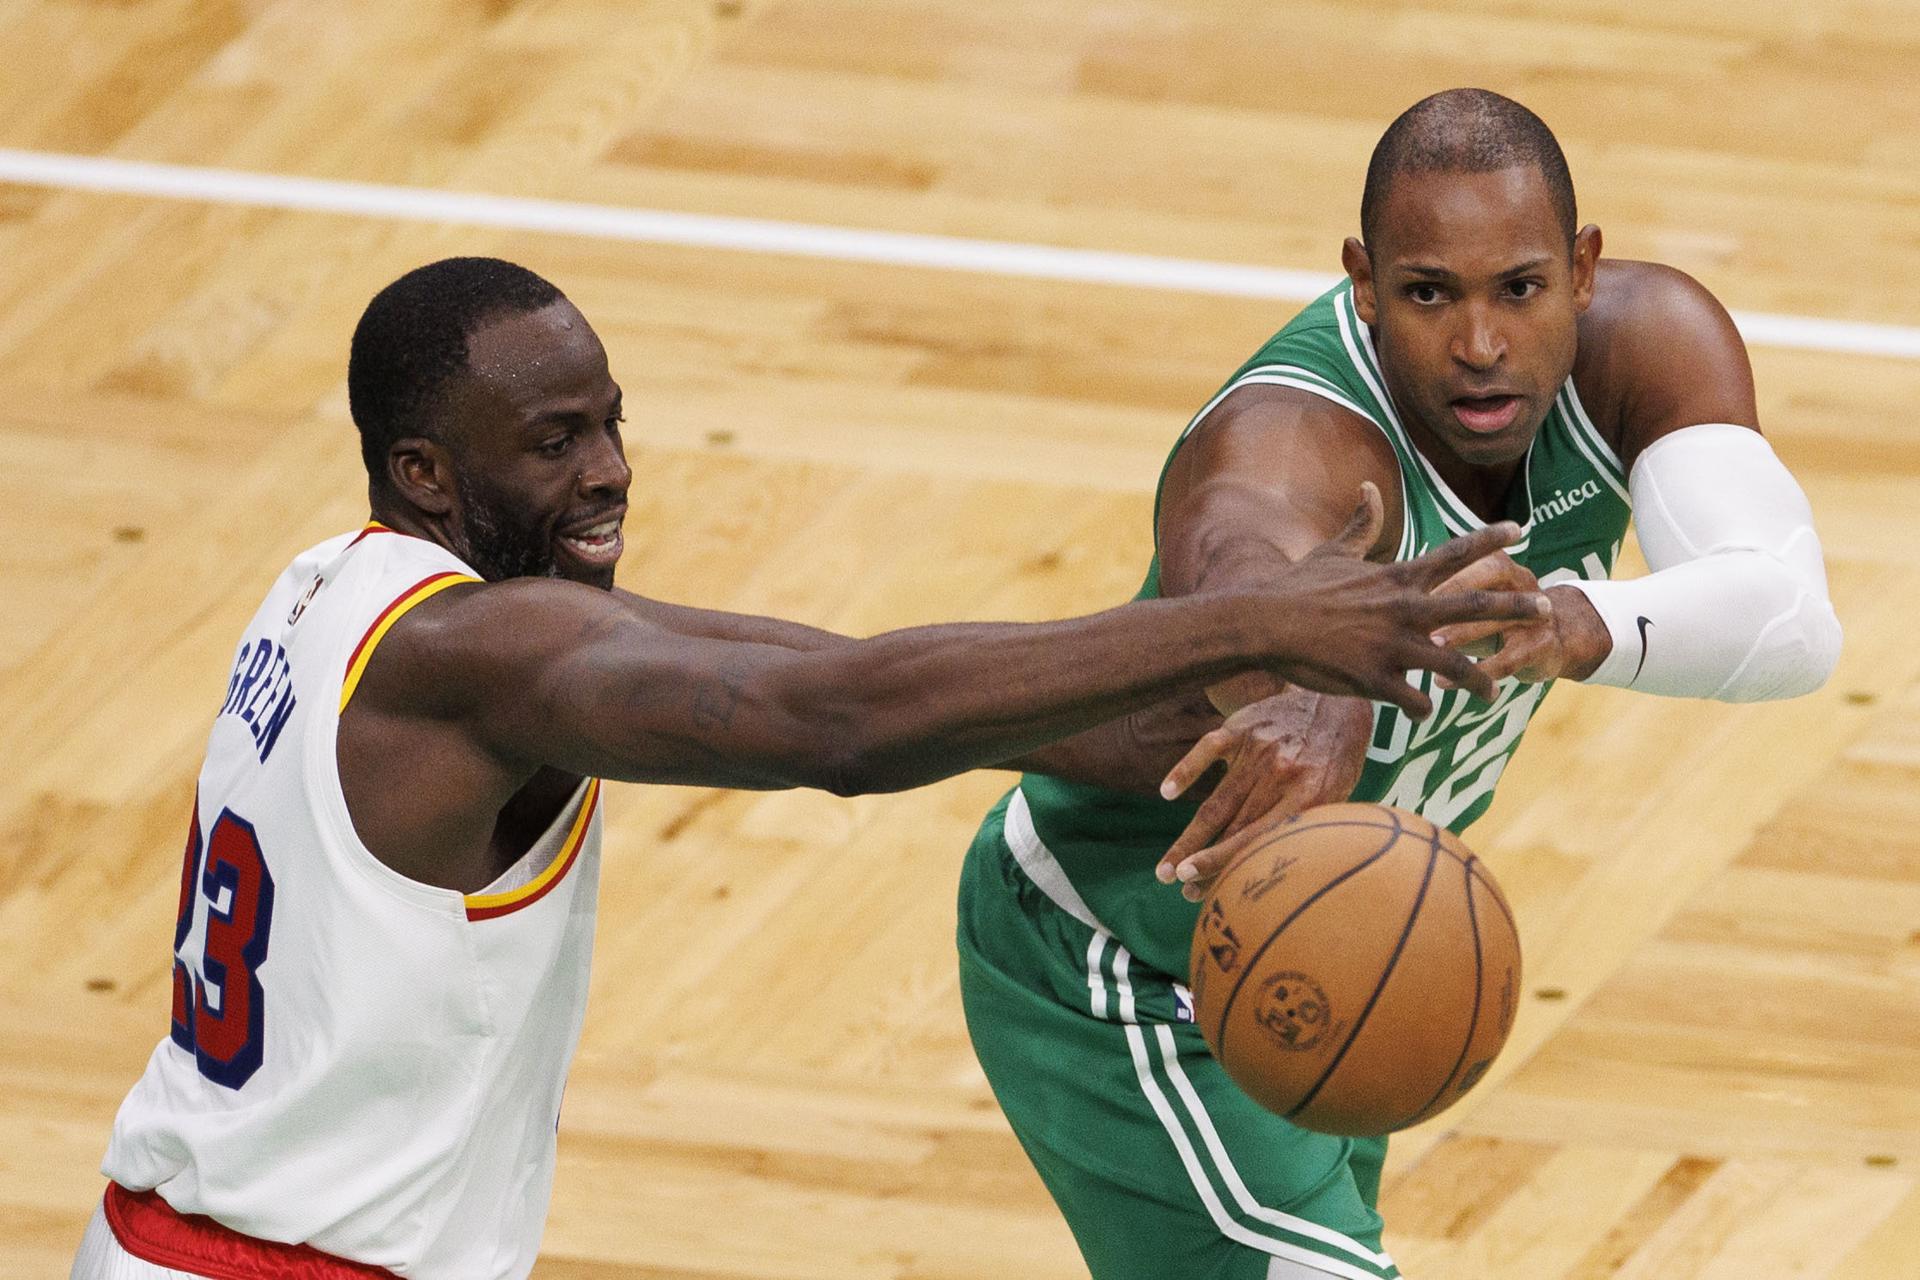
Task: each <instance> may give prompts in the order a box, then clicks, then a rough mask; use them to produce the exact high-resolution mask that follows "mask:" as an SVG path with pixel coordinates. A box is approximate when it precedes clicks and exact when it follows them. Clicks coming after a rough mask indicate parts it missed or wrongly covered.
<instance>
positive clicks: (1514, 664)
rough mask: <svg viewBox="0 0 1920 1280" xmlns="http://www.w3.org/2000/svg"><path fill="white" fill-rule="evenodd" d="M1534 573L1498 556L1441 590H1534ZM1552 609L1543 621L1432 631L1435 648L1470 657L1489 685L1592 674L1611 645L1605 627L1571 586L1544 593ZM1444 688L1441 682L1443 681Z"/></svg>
mask: <svg viewBox="0 0 1920 1280" xmlns="http://www.w3.org/2000/svg"><path fill="white" fill-rule="evenodd" d="M1539 589H1540V583H1539V580H1538V579H1536V578H1535V577H1534V575H1533V572H1532V571H1531V570H1529V569H1527V568H1526V567H1524V566H1522V565H1520V564H1517V563H1515V562H1514V560H1513V558H1512V557H1511V556H1509V555H1508V554H1507V553H1506V552H1504V551H1500V552H1496V553H1494V554H1493V555H1490V556H1488V557H1486V558H1485V559H1484V560H1481V561H1479V562H1477V563H1475V564H1471V565H1468V566H1467V567H1466V568H1465V569H1462V570H1461V571H1460V572H1459V573H1457V574H1455V575H1454V576H1453V577H1452V578H1450V579H1448V580H1447V581H1446V582H1445V583H1443V584H1442V586H1441V590H1443V591H1444V590H1456V591H1538V590H1539ZM1547 594H1548V598H1549V599H1551V600H1552V601H1553V602H1554V610H1553V612H1552V613H1551V614H1549V615H1548V616H1547V617H1545V618H1538V619H1531V620H1522V621H1518V622H1464V623H1456V624H1455V625H1453V626H1448V627H1442V628H1440V630H1438V631H1436V632H1434V635H1433V638H1434V640H1435V641H1436V642H1437V643H1440V644H1444V645H1446V646H1447V647H1449V648H1451V649H1455V650H1457V651H1459V652H1460V653H1463V654H1466V655H1467V656H1469V657H1476V658H1479V659H1480V661H1479V664H1478V665H1479V668H1480V670H1481V672H1482V673H1483V674H1485V675H1486V676H1487V677H1488V678H1489V679H1492V680H1504V679H1506V678H1507V677H1508V676H1512V677H1514V678H1515V679H1517V680H1520V681H1521V682H1522V683H1525V684H1540V683H1543V682H1545V681H1548V680H1558V679H1559V678H1561V677H1562V676H1572V677H1573V678H1575V679H1579V678H1580V677H1582V676H1585V675H1590V674H1591V673H1592V672H1593V670H1594V668H1595V667H1597V666H1598V665H1599V664H1600V660H1601V659H1602V658H1605V657H1606V655H1607V651H1608V649H1609V648H1611V646H1612V643H1613V641H1612V638H1611V637H1610V636H1609V635H1608V634H1607V629H1606V624H1605V623H1603V622H1601V621H1600V618H1599V615H1598V614H1596V613H1595V612H1594V610H1593V606H1592V605H1591V604H1590V603H1589V602H1588V601H1587V598H1586V596H1584V595H1582V594H1581V593H1580V592H1579V591H1576V590H1574V589H1573V588H1571V587H1554V588H1552V589H1551V590H1550V591H1549V592H1548V593H1547ZM1443 683H1444V680H1443Z"/></svg>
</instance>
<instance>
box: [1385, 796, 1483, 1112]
mask: <svg viewBox="0 0 1920 1280" xmlns="http://www.w3.org/2000/svg"><path fill="white" fill-rule="evenodd" d="M1439 839H1440V837H1439V834H1438V832H1436V833H1435V835H1434V841H1435V843H1436V844H1437V843H1438V842H1439ZM1473 862H1474V860H1473V858H1471V857H1468V858H1465V859H1463V860H1462V861H1461V863H1460V866H1461V872H1462V874H1461V877H1460V880H1461V891H1462V892H1463V893H1465V894H1466V898H1467V925H1468V928H1469V929H1470V930H1471V931H1472V933H1473V1012H1472V1013H1471V1014H1469V1015H1468V1017H1467V1034H1466V1038H1465V1039H1463V1040H1462V1041H1461V1042H1460V1054H1459V1056H1458V1057H1456V1058H1455V1059H1454V1060H1453V1067H1452V1069H1451V1070H1449V1071H1448V1072H1447V1075H1446V1078H1445V1079H1444V1080H1442V1081H1441V1082H1440V1087H1439V1088H1438V1089H1435V1090H1434V1091H1433V1096H1432V1097H1431V1098H1428V1099H1427V1101H1426V1103H1425V1105H1423V1106H1422V1107H1421V1108H1420V1109H1419V1110H1418V1111H1415V1112H1414V1113H1413V1114H1412V1115H1410V1116H1408V1117H1407V1118H1406V1119H1405V1120H1402V1121H1401V1122H1400V1123H1399V1124H1397V1125H1395V1126H1393V1127H1394V1128H1396V1129H1404V1128H1406V1127H1407V1126H1408V1125H1410V1124H1414V1123H1416V1122H1418V1121H1420V1120H1422V1119H1424V1118H1425V1117H1426V1116H1427V1114H1428V1113H1429V1112H1431V1111H1432V1110H1433V1108H1434V1106H1435V1104H1437V1103H1438V1102H1439V1101H1440V1099H1442V1098H1444V1097H1446V1096H1447V1090H1448V1089H1450V1088H1452V1087H1453V1083H1454V1081H1456V1080H1458V1079H1459V1078H1460V1068H1461V1067H1462V1066H1464V1065H1465V1064H1466V1061H1467V1054H1468V1053H1470V1052H1472V1050H1473V1038H1474V1036H1475V1035H1476V1034H1478V1032H1479V1030H1480V1003H1481V999H1482V997H1483V996H1484V995H1485V993H1486V983H1487V965H1486V951H1485V948H1483V947H1482V946H1481V944H1480V913H1479V912H1477V911H1475V910H1474V909H1473V881H1474V874H1473Z"/></svg>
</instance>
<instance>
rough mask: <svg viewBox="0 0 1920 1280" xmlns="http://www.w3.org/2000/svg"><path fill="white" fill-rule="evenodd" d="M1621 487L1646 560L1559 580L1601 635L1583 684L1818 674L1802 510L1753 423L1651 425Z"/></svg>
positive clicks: (1675, 684)
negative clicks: (1606, 575) (1627, 573)
mask: <svg viewBox="0 0 1920 1280" xmlns="http://www.w3.org/2000/svg"><path fill="white" fill-rule="evenodd" d="M1628 488H1629V491H1630V492H1631V494H1632V498H1633V523H1634V527H1635V528H1636V529H1637V530H1638V531H1639V534H1640V549H1641V550H1642V551H1643V552H1645V553H1646V557H1647V567H1648V569H1649V570H1650V572H1649V573H1648V574H1647V575H1646V576H1645V577H1642V578H1630V579H1627V580H1625V581H1622V582H1570V583H1568V584H1566V585H1568V586H1572V587H1576V588H1578V589H1579V590H1580V591H1581V592H1582V593H1583V594H1585V596H1586V597H1587V599H1588V600H1590V601H1592V602H1593V607H1594V609H1595V611H1597V612H1598V613H1599V615H1600V618H1601V620H1602V621H1604V622H1605V623H1606V624H1607V630H1608V632H1609V633H1610V634H1611V635H1612V636H1613V651H1612V652H1611V653H1609V654H1608V655H1607V657H1606V659H1605V660H1604V661H1603V662H1601V664H1600V667H1599V669H1598V670H1596V671H1595V672H1594V673H1593V674H1592V675H1590V676H1588V677H1587V683H1589V684H1608V685H1615V686H1618V687H1621V688H1628V689H1638V690H1641V691H1642V692H1645V693H1660V694H1666V695H1668V696H1670V697H1682V698H1718V699H1720V700H1721V701H1723V702H1758V701H1760V700H1762V699H1765V698H1792V697H1797V696H1798V695H1800V694H1803V693H1811V692H1812V691H1813V690H1815V689H1818V688H1819V687H1820V686H1821V685H1822V684H1824V683H1825V682H1826V679H1827V677H1828V676H1829V675H1830V674H1832V672H1833V667H1834V663H1835V662H1836V661H1837V660H1838V659H1839V657H1840V620H1839V619H1838V618H1836V617H1835V616H1834V612H1833V605H1832V603H1831V602H1829V601H1828V599H1827V572H1826V566H1825V564H1824V562H1823V561H1822V559H1821V555H1820V539H1819V537H1818V535H1816V534H1815V533H1814V531H1813V512H1812V509H1811V508H1809V507H1808V505H1807V498H1806V495H1805V494H1804V493H1802V492H1801V490H1800V486H1799V485H1798V484H1797V483H1795V481H1794V478H1793V476H1792V475H1791V474H1789V473H1788V471H1787V469H1786V468H1785V467H1784V466H1782V465H1781V463H1780V459H1779V458H1777V457H1775V456H1774V452H1773V448H1772V446H1771V445H1769V444H1768V443H1767V442H1766V440H1765V439H1764V438H1762V437H1761V435H1760V433H1759V432H1757V431H1752V430H1749V429H1748V428H1746V427H1737V426H1730V425H1728V424H1725V423H1710V424H1706V425H1703V426H1697V427H1687V428H1685V429H1683V430H1680V431H1676V432H1673V433H1672V434H1671V435H1665V436H1662V437H1660V439H1658V440H1656V441H1654V442H1653V443H1652V444H1651V445H1648V446H1647V448H1646V450H1645V452H1643V453H1642V454H1641V455H1640V457H1639V458H1638V459H1637V460H1636V461H1635V462H1634V464H1633V474H1632V475H1631V476H1630V477H1629V478H1628Z"/></svg>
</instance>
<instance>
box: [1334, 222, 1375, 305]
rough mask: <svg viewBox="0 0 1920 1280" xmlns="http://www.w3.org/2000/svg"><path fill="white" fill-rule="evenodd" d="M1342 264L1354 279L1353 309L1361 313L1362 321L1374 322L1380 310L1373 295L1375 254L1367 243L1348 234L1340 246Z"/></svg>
mask: <svg viewBox="0 0 1920 1280" xmlns="http://www.w3.org/2000/svg"><path fill="white" fill-rule="evenodd" d="M1340 265H1341V266H1343V267H1345V268H1346V269H1347V279H1349V280H1351V281H1353V309H1354V310H1355V311H1357V312H1359V313H1360V323H1362V324H1369V325H1370V324H1373V323H1374V317H1375V315H1377V314H1378V312H1379V308H1378V306H1377V305H1376V302H1377V299H1375V297H1374V296H1373V255H1372V254H1370V253H1368V252H1367V246H1366V245H1364V244H1361V243H1360V241H1359V240H1358V239H1356V238H1355V237H1353V236H1348V237H1347V242H1346V243H1345V244H1343V245H1341V246H1340Z"/></svg>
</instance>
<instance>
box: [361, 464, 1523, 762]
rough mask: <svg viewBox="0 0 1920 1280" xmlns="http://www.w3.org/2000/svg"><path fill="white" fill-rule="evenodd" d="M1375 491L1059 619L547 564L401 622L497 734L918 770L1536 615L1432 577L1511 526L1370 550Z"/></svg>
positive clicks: (557, 748) (728, 757) (481, 722)
mask: <svg viewBox="0 0 1920 1280" xmlns="http://www.w3.org/2000/svg"><path fill="white" fill-rule="evenodd" d="M1377 525H1378V510H1377V497H1376V498H1375V499H1374V500H1373V503H1372V504H1371V505H1369V506H1366V507H1363V510H1362V512H1361V513H1360V514H1359V515H1358V516H1357V517H1356V520H1355V522H1354V524H1353V526H1352V527H1351V528H1350V529H1349V530H1348V531H1347V533H1346V534H1345V535H1344V538H1343V540H1341V541H1339V542H1337V543H1336V544H1333V545H1329V546H1327V547H1325V548H1322V549H1320V550H1318V551H1316V552H1315V553H1313V554H1312V555H1309V556H1307V557H1305V558H1303V559H1302V560H1301V562H1300V563H1299V564H1298V565H1297V566H1295V567H1294V568H1293V569H1292V570H1291V571H1290V572H1289V573H1288V574H1286V575H1284V577H1282V578H1279V579H1276V581H1275V582H1274V583H1273V584H1271V585H1270V586H1267V587H1264V588H1261V589H1258V590H1244V591H1233V592H1216V593H1209V594H1207V595H1205V596H1196V597H1194V598H1192V599H1188V600H1179V601H1146V602H1141V603H1137V604H1132V605H1126V606H1122V607H1121V608H1119V609H1114V610H1109V611H1107V612H1106V613H1102V614H1095V615H1092V616H1090V617H1086V618H1076V619H1071V620H1068V621H1064V622H1052V623H1036V624H1012V623H1008V624H993V623H982V624H953V625H948V626H937V627H920V628H914V629H911V630H906V631H898V632H890V633H887V634H885V635H881V636H876V637H873V638H872V639H868V640H860V641H855V642H852V643H848V644H844V645H835V646H830V647H826V648H822V649H817V650H813V651H799V650H794V649H788V648H783V647H777V646H773V645H766V644H755V643H743V642H738V641H729V640H715V639H711V638H706V637H700V636H690V635H685V634H679V633H675V632H671V631H668V630H666V629H664V628H662V627H660V626H658V625H656V624H654V623H651V622H649V621H648V620H646V619H644V618H642V617H639V616H637V615H636V613H635V611H634V610H633V609H631V608H629V607H628V606H627V605H626V604H624V603H623V602H622V601H620V600H618V599H616V598H614V597H612V596H610V595H608V594H607V593H604V592H597V591H594V590H592V589H591V588H586V587H579V586H575V585H573V584H569V583H563V582H556V581H551V580H523V581H513V582H506V583H499V584H492V585H487V586H476V587H471V588H463V589H456V590H454V591H449V592H445V593H443V595H442V596H441V597H437V598H436V600H435V601H432V602H429V603H428V604H427V605H423V606H422V607H421V608H420V609H419V610H416V611H415V613H416V614H419V615H422V616H420V617H419V618H418V620H417V621H415V622H414V623H413V624H412V625H409V626H408V627H406V628H404V629H403V630H404V632H405V634H404V636H402V635H399V634H396V636H394V637H392V638H390V639H389V641H388V644H389V645H393V644H395V643H396V642H397V643H398V645H399V650H400V651H399V652H398V653H396V654H395V655H394V657H393V659H392V660H393V661H394V662H396V663H404V664H407V665H408V666H410V667H412V668H413V670H412V671H411V672H410V673H409V674H410V675H411V676H412V677H413V678H412V679H408V680H395V681H393V682H391V683H392V685H393V686H395V687H408V688H414V689H419V690H422V692H421V693H419V694H417V695H414V696H417V697H419V698H420V699H422V701H423V704H424V703H428V702H430V703H431V704H432V705H431V706H430V707H429V706H426V705H422V707H421V708H420V711H421V712H422V713H428V714H434V715H437V716H439V717H441V718H444V719H459V720H462V721H464V722H466V723H467V724H468V725H469V727H470V733H471V735H472V736H473V737H474V738H475V739H476V740H477V741H478V742H479V743H481V744H482V745H483V746H484V747H485V748H486V749H487V750H489V751H490V752H492V753H493V754H495V755H497V756H498V757H500V758H501V759H502V760H503V761H508V762H512V763H516V764H520V765H523V766H528V767H532V766H539V765H551V766H554V767H557V768H562V769H567V770H570V771H576V772H581V773H593V774H597V775H601V776H609V777H617V778H626V779H631V780H636V781H657V782H681V783H704V784H710V785H723V786H739V787H781V786H814V787H821V788H824V789H827V790H831V791H835V792H841V793H850V792H857V791H875V790H891V789H898V788H902V787H910V786H917V785H919V784H921V783H924V782H928V781H931V780H933V779H936V778H940V777H944V776H947V775H948V774H952V773H956V772H959V771H962V770H965V769H969V768H974V767H977V766H979V765H983V764H990V763H992V762H994V761H996V760H1001V759H1005V758H1006V757H1008V756H1010V755H1014V754H1017V753H1018V752H1020V751H1022V750H1026V749H1028V748H1031V747H1033V746H1035V745H1037V744H1039V743H1042V742H1045V741H1048V740H1050V739H1053V738H1057V737H1060V736H1063V735H1065V734H1069V733H1073V732H1075V731H1077V730H1080V729H1083V728H1086V727H1088V726H1091V725H1094V724H1097V723H1099V722H1101V721H1103V720H1106V719H1110V718H1112V717H1114V716H1117V715H1119V714H1121V713H1124V712H1126V711H1128V710H1130V709H1133V708H1135V707H1139V706H1143V705H1146V704H1148V703H1150V702H1153V701H1156V700H1158V699H1160V698H1162V697H1165V696H1167V695H1169V694H1171V693H1174V692H1176V691H1178V690H1180V689H1182V688H1188V687H1193V686H1195V685H1197V684H1200V683H1203V682H1208V681H1214V680H1218V679H1221V678H1223V677H1225V676H1227V675H1230V674H1232V673H1234V672H1236V671H1243V670H1248V669H1254V668H1260V669H1267V670H1271V671H1274V672H1275V673H1277V674H1278V675H1280V676H1281V677H1282V678H1284V679H1287V680H1289V681H1295V682H1301V683H1307V684H1311V685H1315V686H1318V687H1331V688H1336V689H1339V690H1341V691H1343V692H1352V693H1363V694H1365V695H1366V696H1370V697H1379V698H1385V699H1390V700H1393V701H1395V702H1399V703H1401V704H1403V705H1405V706H1407V707H1408V708H1409V710H1411V711H1414V712H1416V713H1419V712H1423V711H1424V710H1426V709H1427V708H1426V703H1425V699H1424V698H1423V697H1422V695H1420V694H1419V693H1418V692H1417V691H1416V690H1414V689H1412V688H1411V687H1409V686H1408V685H1407V684H1406V683H1405V679H1404V673H1405V672H1406V671H1408V670H1410V669H1414V668H1424V667H1428V666H1434V665H1437V666H1438V667H1439V668H1441V669H1443V670H1446V671H1447V672H1448V673H1449V674H1450V675H1452V676H1454V677H1455V678H1457V679H1460V680H1462V681H1471V680H1473V679H1474V675H1473V672H1472V668H1471V664H1469V663H1467V662H1466V660H1465V659H1462V658H1460V657H1459V656H1458V655H1456V654H1452V653H1449V652H1447V651H1446V650H1444V649H1442V648H1441V647H1439V646H1436V645H1434V644H1433V643H1432V641H1431V639H1430V633H1431V631H1432V630H1433V629H1434V628H1435V627H1436V626H1439V625H1443V624H1444V623H1447V622H1452V621H1457V620H1459V619H1462V618H1465V617H1487V616H1530V615H1533V614H1536V613H1537V612H1538V611H1539V610H1540V609H1541V608H1542V607H1543V602H1542V601H1541V599H1540V597H1538V596H1537V595H1530V594H1524V593H1522V594H1504V593H1464V594H1460V595H1456V596H1434V595H1432V594H1430V593H1431V588H1432V587H1433V586H1434V585H1435V584H1437V583H1438V582H1440V581H1441V580H1443V579H1444V578H1445V577H1447V576H1449V575H1451V574H1452V573H1453V572H1456V571H1457V570H1458V569H1459V568H1460V567H1461V566H1462V565H1464V564H1465V563H1468V562H1469V561H1471V560H1472V559H1475V558H1478V557H1479V556H1480V555H1483V554H1485V553H1486V552H1487V551H1488V550H1491V549H1492V548H1494V547H1495V546H1497V545H1500V544H1501V543H1502V542H1503V540H1506V539H1510V538H1511V537H1512V536H1513V533H1514V531H1513V530H1512V529H1510V528H1508V529H1494V530H1489V531H1486V532H1485V533H1483V534H1481V535H1477V536H1476V538H1475V539H1473V540H1471V541H1470V542H1467V543H1463V544H1462V545H1460V546H1458V547H1455V548H1451V549H1449V550H1448V551H1447V552H1446V553H1445V554H1441V553H1436V554H1435V556H1434V557H1432V558H1429V559H1425V560H1422V561H1416V562H1409V563H1407V564H1403V565H1390V566H1380V565H1368V564H1366V563H1364V562H1363V561H1361V560H1360V559H1358V558H1357V554H1356V550H1357V546H1358V545H1362V544H1363V542H1370V541H1371V539H1373V538H1374V537H1376V536H1377Z"/></svg>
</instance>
